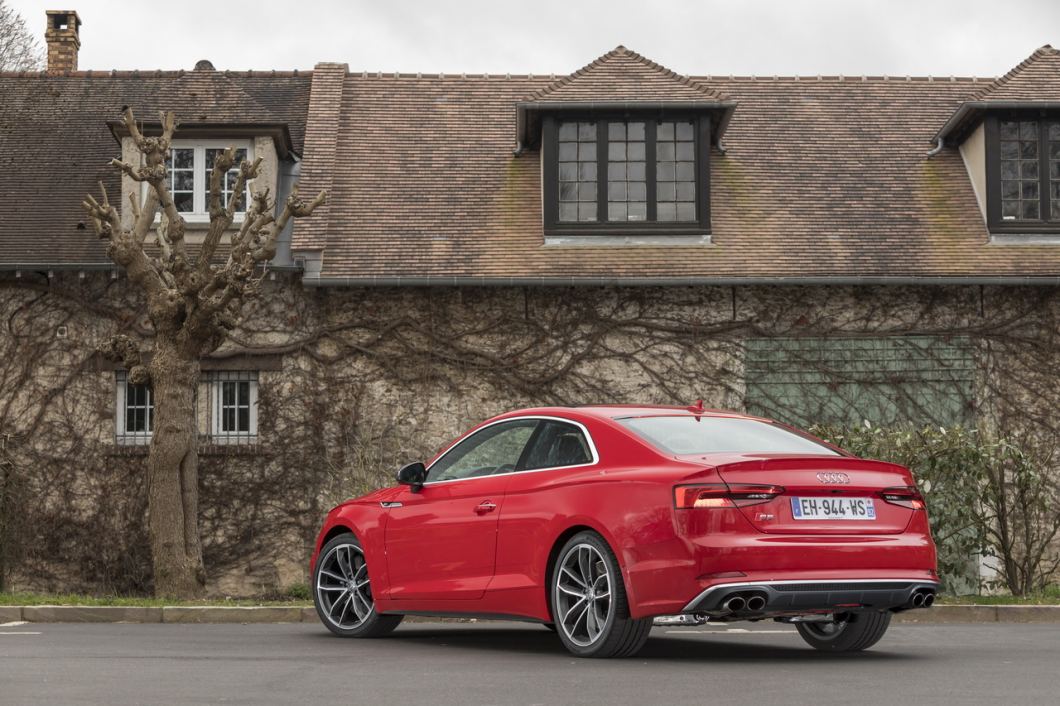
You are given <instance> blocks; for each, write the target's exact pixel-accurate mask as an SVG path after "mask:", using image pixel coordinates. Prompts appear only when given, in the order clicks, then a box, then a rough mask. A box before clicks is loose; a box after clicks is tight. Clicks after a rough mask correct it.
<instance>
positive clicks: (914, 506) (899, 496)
mask: <svg viewBox="0 0 1060 706" xmlns="http://www.w3.org/2000/svg"><path fill="white" fill-rule="evenodd" d="M880 497H881V498H883V499H884V500H886V501H887V502H889V503H890V504H892V505H901V506H902V507H907V508H909V509H910V510H923V509H924V496H922V495H921V494H920V491H919V490H917V489H916V488H914V487H912V486H907V485H903V486H899V487H897V488H884V489H883V490H881V491H880Z"/></svg>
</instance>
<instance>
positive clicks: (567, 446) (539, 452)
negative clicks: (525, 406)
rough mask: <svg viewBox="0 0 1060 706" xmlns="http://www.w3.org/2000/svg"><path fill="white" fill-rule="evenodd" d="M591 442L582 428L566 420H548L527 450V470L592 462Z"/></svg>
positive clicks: (525, 467)
mask: <svg viewBox="0 0 1060 706" xmlns="http://www.w3.org/2000/svg"><path fill="white" fill-rule="evenodd" d="M592 460H593V455H592V452H591V451H590V449H589V442H588V441H587V440H586V438H585V434H583V433H582V431H581V429H579V428H578V427H576V426H575V425H573V424H567V423H565V422H554V421H547V422H544V424H543V425H542V427H541V431H540V433H538V435H537V439H535V440H534V444H533V446H531V447H530V450H529V451H528V452H527V456H526V463H525V464H524V469H525V470H528V471H529V470H533V469H535V468H558V467H562V466H577V465H579V464H582V463H592Z"/></svg>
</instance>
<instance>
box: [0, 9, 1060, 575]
mask: <svg viewBox="0 0 1060 706" xmlns="http://www.w3.org/2000/svg"><path fill="white" fill-rule="evenodd" d="M48 21H49V33H48V35H47V38H48V41H49V43H55V42H60V43H61V46H59V45H56V46H54V47H50V48H49V61H50V64H49V68H48V70H47V71H45V72H42V73H39V74H37V73H34V74H29V75H26V74H4V75H0V96H2V98H0V142H2V143H3V147H4V149H3V150H0V154H2V155H4V157H2V158H0V159H3V166H4V167H5V168H4V169H0V200H2V201H3V204H4V206H5V208H4V209H3V211H2V212H3V213H4V214H5V215H4V217H3V218H0V326H2V327H3V331H2V334H0V426H2V428H0V444H2V446H0V470H2V471H3V476H2V477H0V481H2V487H3V488H4V494H3V496H2V498H3V499H2V504H0V512H2V516H3V517H4V518H5V519H4V522H3V523H2V529H0V532H2V534H0V540H2V543H3V547H5V549H4V551H2V552H0V554H2V555H3V556H2V560H3V562H4V566H3V567H2V571H0V575H6V576H7V581H8V583H9V584H11V585H14V586H19V587H27V588H35V589H41V590H43V589H52V590H59V589H62V590H77V589H84V590H97V591H98V590H110V591H118V592H136V591H143V590H147V589H148V588H149V586H150V575H149V567H150V562H149V560H148V554H147V552H148V548H147V541H146V532H145V529H144V527H145V523H144V513H145V507H146V499H145V496H144V492H143V486H144V479H143V460H144V457H145V454H146V442H147V441H149V439H150V434H151V429H152V420H151V416H152V402H151V391H150V389H149V388H145V387H142V386H136V385H132V384H130V383H129V381H128V380H127V379H126V377H125V375H124V371H123V370H121V369H120V368H118V367H116V366H115V364H114V363H112V362H110V361H108V360H105V359H104V358H103V357H102V356H101V355H100V354H99V352H98V350H99V348H100V346H102V345H103V344H104V343H105V342H106V341H107V340H108V338H109V337H110V336H111V335H112V334H114V333H115V332H119V331H121V332H126V333H131V334H135V335H137V336H140V337H141V338H143V339H145V340H146V339H149V338H150V336H151V331H150V324H149V322H148V320H147V318H146V316H145V314H144V311H143V306H142V302H140V301H139V299H138V297H137V296H136V294H135V292H134V291H133V290H132V289H131V288H130V287H129V286H128V285H127V282H126V281H125V279H124V276H123V275H122V273H121V272H120V271H119V270H117V269H116V268H115V267H114V266H113V265H112V264H110V262H109V260H108V258H107V255H106V252H105V248H104V246H103V245H102V244H101V243H100V242H99V241H98V240H96V238H95V237H94V235H93V234H92V232H91V228H89V227H86V223H85V216H84V214H83V213H82V211H81V210H80V202H81V199H82V198H83V196H84V194H85V193H88V192H91V191H95V190H96V188H97V187H96V183H97V182H98V181H102V182H103V183H104V184H105V185H106V187H107V188H108V191H109V192H110V193H111V194H119V193H120V194H121V195H122V202H123V203H127V202H128V199H129V198H130V197H131V198H136V197H137V195H138V190H137V185H136V184H135V183H133V182H132V181H131V180H128V179H122V178H120V177H119V176H118V175H117V173H116V172H115V171H114V170H113V169H112V168H111V167H109V166H107V162H108V160H109V159H111V158H112V157H115V156H120V155H125V156H126V157H128V156H130V155H133V154H135V151H134V148H133V147H132V145H131V144H130V140H129V138H128V136H127V135H124V134H123V132H122V127H121V123H120V120H119V117H120V111H121V110H122V109H123V107H125V106H130V107H132V108H133V109H134V111H135V113H136V115H137V116H139V117H140V118H141V119H142V120H144V121H145V123H144V124H145V129H147V130H150V129H152V128H153V127H155V123H152V121H156V120H157V117H156V116H157V114H158V112H159V111H160V110H175V111H176V112H177V113H178V118H179V119H180V121H181V125H180V128H179V130H178V134H177V138H178V139H177V141H176V142H175V143H174V147H173V150H172V153H171V160H170V182H171V186H172V188H173V191H174V195H175V198H176V201H177V205H178V208H179V209H180V210H181V211H182V212H183V213H184V214H185V217H186V219H187V220H188V222H189V234H188V237H187V240H188V242H189V244H190V245H191V246H192V247H194V246H195V244H196V243H197V242H201V238H202V233H203V232H204V231H203V230H201V229H200V230H196V226H200V227H201V226H202V225H203V224H204V223H205V220H206V213H205V210H206V209H205V188H206V186H205V183H206V175H207V174H208V171H209V169H210V165H211V164H212V158H213V155H214V154H215V152H214V151H215V150H218V149H223V148H224V147H227V146H228V145H236V146H237V148H239V149H241V150H243V152H244V153H245V154H246V155H247V156H248V157H261V158H262V159H263V167H264V168H263V170H262V174H261V176H260V177H259V179H258V180H257V183H255V184H253V185H252V186H251V188H252V189H258V188H261V187H268V188H269V189H270V191H272V192H273V193H277V194H279V195H284V194H286V193H287V192H288V190H289V189H290V188H291V185H292V184H293V183H294V182H295V181H296V180H299V181H300V183H301V184H302V187H303V189H304V190H305V191H307V192H310V191H316V190H318V189H327V190H328V191H329V193H330V199H329V201H328V204H327V205H326V206H325V207H323V208H321V209H318V210H317V212H315V213H314V214H313V216H312V217H310V218H307V219H304V220H302V221H299V222H298V223H297V225H296V227H295V228H293V230H290V231H289V232H287V233H285V234H284V236H283V242H282V244H281V247H280V249H279V252H278V254H277V257H276V259H275V260H274V262H273V263H272V265H271V266H270V267H269V268H268V270H267V271H264V272H263V273H262V277H263V296H262V297H261V298H260V299H258V300H256V301H254V302H252V303H250V304H248V305H247V307H246V309H245V314H246V320H245V322H244V323H243V325H242V326H241V327H240V329H239V330H238V331H237V332H236V334H235V335H233V337H232V339H231V341H229V342H228V343H227V344H226V345H225V346H224V347H223V348H222V349H221V350H220V351H219V352H218V353H217V354H215V355H213V356H211V357H210V358H209V359H207V360H204V361H203V379H202V382H201V384H200V388H199V395H198V401H197V404H198V405H199V409H198V416H199V423H200V433H201V439H202V445H201V454H202V461H201V466H202V471H201V473H202V488H201V492H202V530H203V536H204V543H205V552H206V556H205V560H206V564H207V570H208V572H209V574H210V580H211V583H210V589H211V590H212V591H214V592H217V593H225V594H230V595H231V594H249V593H262V592H277V591H282V590H283V589H284V588H285V587H287V586H290V585H293V584H297V583H300V582H302V581H304V572H305V569H306V567H305V563H306V559H307V557H308V553H309V551H310V548H311V543H312V539H313V534H314V532H315V530H316V527H317V525H318V522H319V520H320V518H321V516H322V514H323V512H325V511H326V509H327V508H328V507H329V506H330V504H331V503H332V502H334V501H337V500H340V499H342V498H344V497H349V496H350V495H352V494H355V493H357V492H360V491H363V490H365V489H367V488H370V487H374V486H377V485H380V484H383V483H386V482H387V481H388V478H389V474H390V473H391V471H392V470H393V469H394V468H396V467H397V466H398V465H399V464H401V463H403V462H406V461H410V460H416V459H423V458H425V457H428V456H430V455H432V454H433V453H434V451H436V450H437V449H438V448H439V447H441V446H442V445H444V444H445V443H446V442H447V441H449V440H450V439H452V438H453V437H454V436H455V435H457V434H459V433H460V432H461V431H462V430H463V429H465V428H467V427H468V426H469V425H471V424H472V423H474V422H477V421H479V420H481V419H484V418H486V417H489V416H491V415H493V414H496V413H499V412H501V411H505V410H508V409H511V408H515V407H519V406H527V405H533V404H538V403H549V404H569V405H575V404H584V403H592V402H599V401H608V402H611V401H617V402H638V403H675V402H676V403H688V402H691V401H694V400H696V399H703V400H704V403H705V404H707V405H708V406H715V407H722V408H734V409H741V410H748V411H751V412H754V413H758V414H762V415H764V416H769V417H773V418H777V419H781V420H784V421H788V422H792V423H796V424H800V425H810V424H833V425H849V424H860V423H863V422H864V421H866V420H867V421H869V422H870V423H872V424H875V425H896V424H905V425H910V424H911V425H921V424H935V425H941V426H951V425H964V426H970V427H977V428H982V429H986V430H992V431H1004V432H1006V433H1011V432H1015V431H1018V432H1019V433H1021V434H1028V435H1030V436H1032V437H1033V438H1035V439H1036V440H1038V441H1039V442H1040V443H1043V444H1051V443H1053V442H1054V440H1055V438H1056V428H1055V427H1056V422H1055V421H1054V419H1053V410H1054V409H1055V408H1056V407H1057V403H1058V402H1060V399H1058V398H1060V385H1058V383H1057V380H1058V377H1057V374H1058V372H1060V355H1058V353H1057V341H1058V339H1057V336H1058V333H1060V326H1058V320H1057V316H1058V314H1060V289H1058V286H1060V112H1055V111H1056V106H1057V105H1060V52H1057V51H1056V50H1053V49H1051V48H1049V47H1043V48H1042V49H1039V50H1038V51H1036V52H1035V53H1034V54H1032V55H1031V57H1030V58H1028V59H1027V60H1026V61H1024V62H1023V63H1021V64H1020V65H1018V66H1017V67H1015V68H1014V69H1013V71H1011V72H1009V73H1008V74H1006V75H1005V76H1003V77H1001V78H997V79H994V78H978V79H973V78H960V79H958V78H953V79H951V78H946V79H932V78H907V77H861V76H858V77H842V76H831V77H826V76H821V77H816V76H815V77H742V78H741V77H710V76H699V77H689V76H683V75H679V74H676V73H674V72H672V71H670V70H668V69H666V68H664V67H661V66H659V65H657V64H655V63H653V62H651V61H650V60H648V59H646V58H644V57H642V56H640V55H638V54H636V53H634V52H632V51H630V50H628V49H625V48H623V47H618V48H617V49H615V50H614V51H611V52H609V53H607V54H605V55H604V56H602V57H600V58H599V59H597V60H596V61H594V62H592V63H591V64H589V65H588V66H586V67H584V68H582V69H580V70H578V71H576V72H574V73H573V74H571V75H569V76H566V77H551V76H508V75H504V76H492V75H489V76H486V75H480V76H467V75H426V74H416V75H394V74H368V73H363V72H357V71H351V70H350V69H349V68H348V67H347V66H345V65H341V64H329V63H323V64H319V65H317V66H316V67H315V68H314V70H313V71H312V72H286V73H285V72H272V71H269V72H257V71H255V72H250V73H234V72H227V71H220V70H217V69H215V68H214V67H213V66H212V65H210V64H209V62H200V63H199V64H198V65H197V66H196V68H195V69H194V70H190V71H179V72H153V71H142V72H97V71H78V70H77V65H76V57H77V48H78V47H79V46H80V42H79V38H78V34H77V33H78V28H79V26H80V20H79V18H77V17H76V14H70V13H59V14H58V15H51V14H50V15H49V20H48ZM52 48H54V49H55V51H54V52H53V51H51V49H52ZM71 57H72V59H71ZM71 61H72V63H71ZM123 217H126V218H128V217H131V216H130V214H129V213H125V214H123ZM197 239H198V240H197Z"/></svg>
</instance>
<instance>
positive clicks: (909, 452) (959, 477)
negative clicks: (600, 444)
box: [814, 424, 1060, 596]
mask: <svg viewBox="0 0 1060 706" xmlns="http://www.w3.org/2000/svg"><path fill="white" fill-rule="evenodd" d="M814 432H815V433H816V434H817V435H818V436H820V437H821V438H824V439H827V440H829V441H831V442H832V443H834V444H836V445H837V446H840V447H841V448H844V449H846V450H847V451H850V452H851V453H854V454H856V455H858V456H863V457H867V458H878V459H881V460H884V461H891V462H893V463H898V464H901V465H903V466H907V467H909V468H910V469H912V470H913V473H914V475H915V476H916V479H917V483H918V484H919V486H920V490H921V492H922V493H923V494H924V498H925V500H926V501H927V506H928V515H929V517H930V518H931V525H932V533H933V535H934V537H935V542H936V544H937V545H938V549H939V574H940V578H941V579H942V583H943V589H944V590H945V591H947V592H949V593H959V592H968V589H974V590H976V591H978V589H979V588H980V586H979V581H978V572H977V570H976V566H975V563H974V557H975V555H977V554H979V555H983V556H987V557H993V558H995V559H996V565H997V567H996V568H997V570H998V575H999V583H1000V584H1002V585H1003V586H1004V587H1005V588H1007V589H1008V590H1009V591H1011V592H1012V594H1013V595H1016V596H1022V595H1026V594H1028V593H1033V592H1036V591H1041V590H1043V589H1044V587H1045V586H1046V585H1047V584H1048V583H1049V582H1050V580H1051V576H1052V574H1053V573H1054V572H1055V571H1056V569H1057V567H1058V565H1060V557H1058V556H1057V553H1056V552H1055V550H1053V549H1052V547H1053V543H1054V540H1055V539H1056V537H1057V535H1058V533H1060V486H1058V484H1057V482H1056V479H1055V477H1054V476H1053V475H1052V474H1051V473H1050V471H1052V469H1051V467H1050V466H1051V457H1050V456H1048V455H1046V454H1042V453H1041V452H1040V451H1038V450H1037V449H1033V447H1030V446H1023V445H1021V444H1019V443H1016V442H1015V441H1013V440H1010V439H989V438H986V437H983V436H982V435H980V434H978V433H977V432H975V431H973V430H969V429H964V428H961V427H955V428H950V429H945V428H938V427H926V428H923V429H900V428H879V427H872V426H870V425H868V424H866V425H865V426H862V427H854V428H850V429H839V428H829V427H818V428H816V429H815V430H814Z"/></svg>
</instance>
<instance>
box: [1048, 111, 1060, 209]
mask: <svg viewBox="0 0 1060 706" xmlns="http://www.w3.org/2000/svg"><path fill="white" fill-rule="evenodd" d="M1047 134H1048V136H1049V143H1048V144H1049V211H1048V215H1049V220H1051V221H1060V122H1051V123H1049V131H1048V133H1047Z"/></svg>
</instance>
